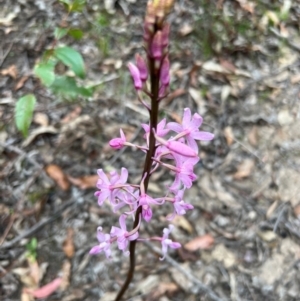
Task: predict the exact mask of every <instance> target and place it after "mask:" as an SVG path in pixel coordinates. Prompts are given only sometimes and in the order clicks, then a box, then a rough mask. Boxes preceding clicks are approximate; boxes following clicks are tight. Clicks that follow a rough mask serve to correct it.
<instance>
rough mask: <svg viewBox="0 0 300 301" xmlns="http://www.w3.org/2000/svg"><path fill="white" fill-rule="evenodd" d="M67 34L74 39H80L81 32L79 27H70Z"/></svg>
mask: <svg viewBox="0 0 300 301" xmlns="http://www.w3.org/2000/svg"><path fill="white" fill-rule="evenodd" d="M68 34H69V35H70V36H71V37H73V38H74V39H75V40H80V39H81V38H82V37H83V32H82V30H80V29H77V28H73V29H70V30H69V32H68Z"/></svg>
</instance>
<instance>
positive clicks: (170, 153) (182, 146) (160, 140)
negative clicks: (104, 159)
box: [90, 108, 214, 257]
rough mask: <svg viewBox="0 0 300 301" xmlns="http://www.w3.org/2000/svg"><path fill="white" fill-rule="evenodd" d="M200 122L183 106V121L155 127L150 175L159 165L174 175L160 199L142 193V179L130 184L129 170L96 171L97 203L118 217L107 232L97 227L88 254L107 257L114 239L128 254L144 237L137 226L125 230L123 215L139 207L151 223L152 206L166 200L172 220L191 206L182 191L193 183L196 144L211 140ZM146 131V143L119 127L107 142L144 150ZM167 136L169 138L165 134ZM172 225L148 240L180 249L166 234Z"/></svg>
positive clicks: (143, 190)
mask: <svg viewBox="0 0 300 301" xmlns="http://www.w3.org/2000/svg"><path fill="white" fill-rule="evenodd" d="M201 124H202V118H201V116H200V115H199V114H197V113H195V114H194V115H193V116H192V114H191V111H190V109H189V108H186V109H184V113H183V119H182V124H179V123H176V122H169V123H166V120H165V119H163V120H161V122H160V123H159V124H158V126H157V130H156V131H154V129H152V130H153V131H154V132H155V138H156V153H155V156H154V158H153V166H152V170H151V172H150V174H152V173H153V172H155V171H156V170H157V169H158V168H159V167H160V168H167V169H169V170H170V171H171V173H173V174H174V181H173V183H172V184H171V185H170V186H169V187H168V188H167V189H168V191H167V193H166V196H164V197H161V198H153V197H151V196H150V195H149V194H147V193H146V192H145V188H144V179H145V177H146V174H145V175H143V179H142V181H141V183H140V184H139V185H136V184H130V183H128V182H127V180H128V170H127V169H126V168H124V167H123V168H122V169H121V173H120V174H118V173H117V172H116V171H113V172H111V173H110V175H109V176H107V175H106V174H105V173H104V171H103V170H102V169H99V170H98V175H99V180H98V183H97V188H98V189H99V191H97V192H96V193H95V196H96V197H98V204H99V206H102V205H103V203H104V202H105V201H107V202H108V203H109V204H110V205H111V207H112V209H113V211H114V212H117V211H120V210H121V209H122V212H121V216H120V219H119V223H120V228H117V227H114V226H113V227H112V228H111V231H110V234H104V233H103V232H102V228H99V229H98V240H99V244H98V245H97V246H95V247H93V248H92V249H91V251H90V253H91V254H98V253H100V252H104V253H105V254H106V256H107V257H110V254H111V252H110V246H111V244H112V243H113V242H115V241H116V242H117V244H118V248H119V249H120V250H122V251H123V252H124V253H125V254H126V255H127V254H128V253H129V251H128V250H127V246H128V243H129V241H131V240H136V239H137V240H138V241H139V240H140V241H143V240H145V239H144V238H139V229H140V223H141V220H140V221H139V225H138V226H137V227H136V228H135V229H133V230H132V231H129V232H128V231H127V229H126V218H127V217H128V216H133V217H134V214H135V212H136V210H137V208H138V207H141V208H142V218H143V219H144V220H145V221H146V222H150V221H151V219H152V216H153V207H154V206H161V205H163V204H165V203H166V202H169V203H170V204H171V205H172V206H173V213H172V215H171V216H170V217H169V219H172V218H173V217H174V216H175V215H176V214H177V215H184V214H185V213H186V212H187V211H188V210H191V209H193V208H194V207H193V206H192V205H191V204H188V203H186V202H185V201H184V192H185V191H186V190H187V189H189V188H191V186H192V183H193V182H194V181H195V180H196V179H197V176H196V174H195V173H194V167H195V165H196V164H197V163H198V161H199V159H200V158H199V156H198V145H197V143H196V140H202V141H207V140H211V139H213V137H214V135H213V134H211V133H208V132H203V131H200V130H199V127H200V126H201ZM142 127H143V129H144V130H145V135H144V138H145V145H144V146H139V145H134V144H131V143H128V142H126V137H125V134H124V133H123V131H122V130H121V131H120V132H121V137H120V138H114V139H112V140H111V141H110V146H111V147H112V148H114V149H120V148H122V147H124V146H125V145H131V146H135V147H137V148H139V149H142V150H144V151H147V150H148V138H149V134H150V130H151V129H150V127H149V125H146V124H143V125H142ZM167 135H168V137H169V138H168V139H166V136H167ZM170 231H171V228H170V227H169V228H165V229H164V230H163V233H164V235H163V236H162V237H153V238H147V240H150V241H160V242H161V244H162V250H163V254H166V252H167V249H168V247H170V248H174V249H175V248H179V247H180V244H179V243H176V242H172V241H171V240H170V239H169V238H168V236H169V233H170Z"/></svg>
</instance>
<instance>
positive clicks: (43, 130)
mask: <svg viewBox="0 0 300 301" xmlns="http://www.w3.org/2000/svg"><path fill="white" fill-rule="evenodd" d="M56 133H57V129H56V128H55V127H54V126H52V125H49V126H40V127H39V128H37V129H34V130H33V131H32V132H31V133H30V135H29V136H28V137H27V138H26V139H25V140H24V141H23V143H22V147H26V146H28V145H29V144H30V143H31V142H32V141H33V140H34V139H35V138H36V137H37V136H39V135H42V134H56Z"/></svg>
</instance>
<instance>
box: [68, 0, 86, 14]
mask: <svg viewBox="0 0 300 301" xmlns="http://www.w3.org/2000/svg"><path fill="white" fill-rule="evenodd" d="M84 5H85V0H74V1H73V3H72V5H70V11H72V12H74V11H77V12H80V11H82V9H83V7H84Z"/></svg>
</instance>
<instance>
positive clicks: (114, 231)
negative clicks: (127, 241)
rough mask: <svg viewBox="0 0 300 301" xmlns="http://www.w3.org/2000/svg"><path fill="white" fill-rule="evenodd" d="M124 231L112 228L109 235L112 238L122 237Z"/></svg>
mask: <svg viewBox="0 0 300 301" xmlns="http://www.w3.org/2000/svg"><path fill="white" fill-rule="evenodd" d="M123 233H124V231H123V230H122V229H120V228H118V227H115V226H112V227H111V230H110V235H111V236H112V237H115V236H121V235H123Z"/></svg>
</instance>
